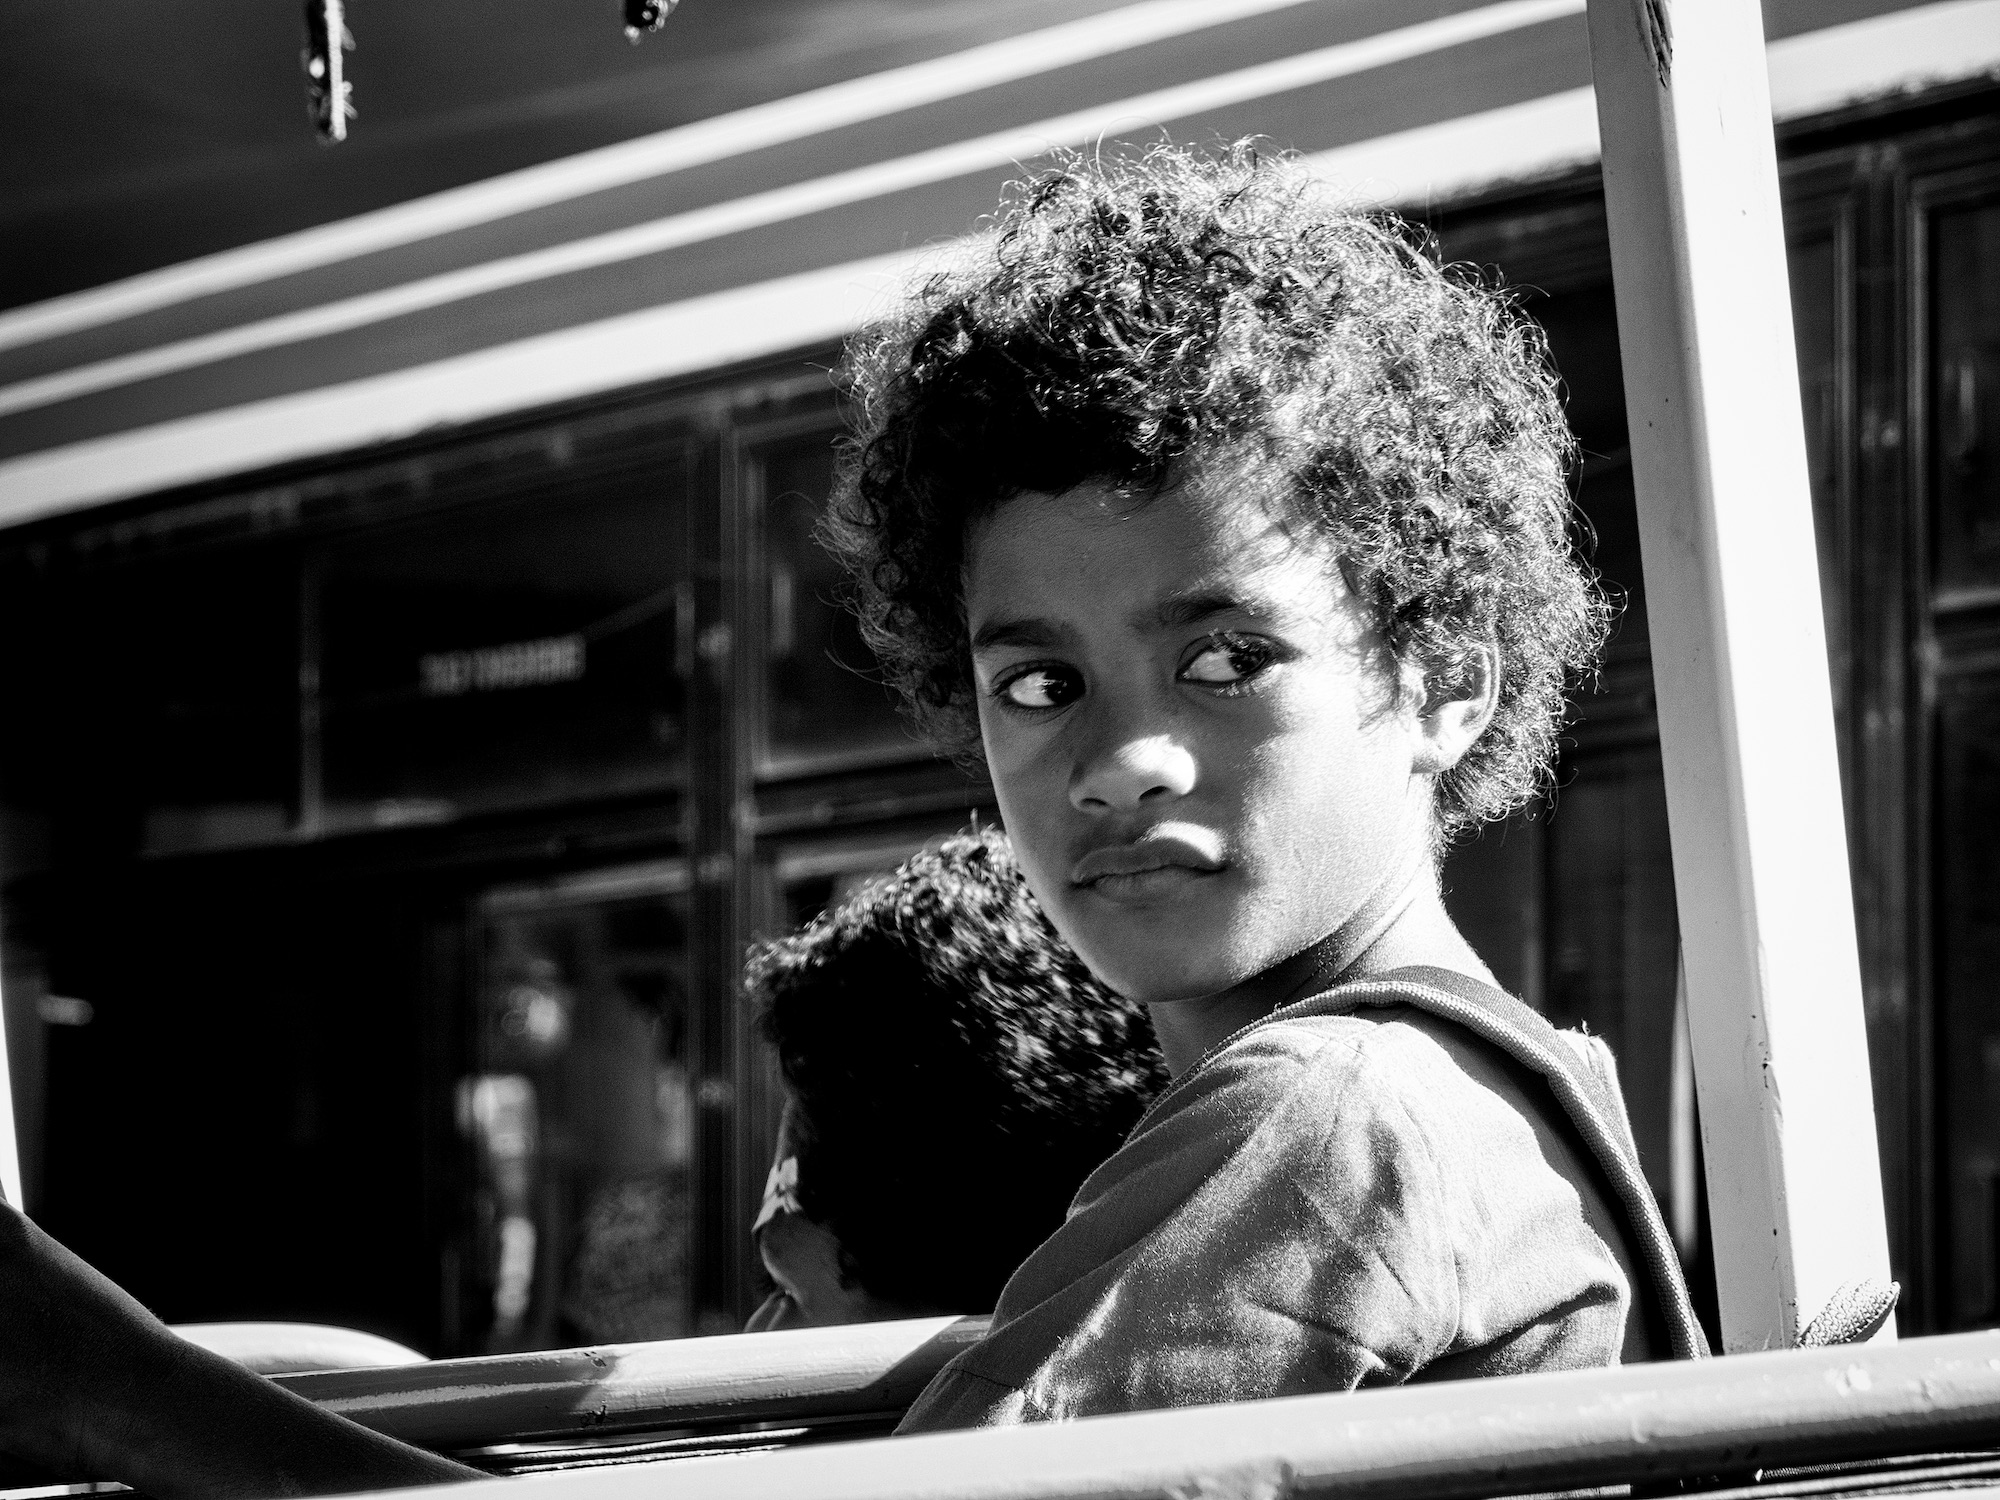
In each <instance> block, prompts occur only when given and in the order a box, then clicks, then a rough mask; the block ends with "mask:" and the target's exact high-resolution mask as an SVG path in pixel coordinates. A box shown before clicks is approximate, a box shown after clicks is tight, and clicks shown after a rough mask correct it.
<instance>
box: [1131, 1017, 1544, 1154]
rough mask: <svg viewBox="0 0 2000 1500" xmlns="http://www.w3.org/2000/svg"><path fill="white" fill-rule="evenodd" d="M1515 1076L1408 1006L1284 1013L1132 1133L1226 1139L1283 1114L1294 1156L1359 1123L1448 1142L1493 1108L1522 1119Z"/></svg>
mask: <svg viewBox="0 0 2000 1500" xmlns="http://www.w3.org/2000/svg"><path fill="white" fill-rule="evenodd" d="M1518 1072H1519V1070H1518V1069H1513V1068H1510V1066H1509V1065H1508V1064H1507V1063H1506V1062H1505V1061H1504V1060H1502V1059H1500V1058H1498V1057H1497V1056H1495V1055H1494V1053H1493V1051H1492V1049H1491V1048H1489V1047H1487V1046H1486V1045H1485V1044H1484V1043H1482V1042H1480V1041H1479V1039H1477V1038H1476V1037H1473V1036H1471V1035H1470V1034H1469V1033H1466V1032H1465V1031H1463V1030H1462V1029H1461V1028H1459V1027H1457V1026H1454V1025H1452V1024H1451V1023H1450V1022H1448V1021H1442V1020H1439V1019H1437V1018H1436V1017H1433V1016H1429V1015H1426V1014H1424V1013H1423V1012H1421V1011H1417V1010H1415V1009H1411V1008H1402V1007H1399V1008H1393V1009H1386V1010H1378V1011H1371V1012H1368V1013H1366V1014H1332V1015H1304V1016H1292V1017H1287V1018H1284V1019H1281V1020H1274V1021H1270V1022H1267V1023H1265V1024H1264V1025H1261V1026H1258V1027H1255V1028H1253V1029H1252V1030H1250V1031H1247V1032H1245V1033H1243V1034H1242V1035H1240V1036H1238V1037H1236V1038H1235V1039H1234V1040H1232V1041H1230V1042H1229V1043H1227V1044H1226V1045H1224V1046H1223V1047H1222V1048H1221V1049H1219V1050H1218V1051H1216V1052H1214V1053H1212V1054H1210V1055H1209V1056H1208V1057H1207V1058H1206V1059H1204V1060H1203V1062H1202V1063H1201V1065H1200V1066H1199V1067H1198V1068H1196V1069H1194V1070H1193V1071H1192V1072H1191V1073H1189V1074H1188V1075H1187V1076H1186V1077H1184V1078H1182V1079H1181V1080H1180V1081H1179V1082H1177V1083H1176V1084H1174V1085H1173V1087H1172V1088H1171V1089H1170V1090H1169V1091H1168V1093H1167V1094H1166V1095H1164V1096H1162V1098H1161V1100H1160V1102H1159V1105H1158V1106H1157V1107H1156V1108H1155V1110H1154V1111H1153V1112H1152V1113H1151V1114H1150V1115H1149V1116H1148V1117H1147V1118H1146V1120H1145V1121H1144V1122H1143V1123H1142V1125H1141V1128H1140V1131H1139V1134H1141V1135H1143V1134H1145V1133H1146V1132H1147V1131H1148V1130H1155V1129H1166V1130H1170V1131H1171V1130H1174V1129H1176V1128H1177V1127H1178V1128H1180V1129H1197V1128H1198V1129H1200V1130H1202V1131H1203V1132H1215V1131H1218V1130H1220V1131H1221V1132H1222V1133H1223V1134H1224V1135H1232V1134H1236V1133H1240V1132H1241V1131H1243V1130H1247V1129H1256V1128H1260V1127H1263V1126H1265V1125H1266V1124H1267V1123H1268V1122H1269V1121H1270V1120H1271V1119H1272V1118H1273V1117H1281V1118H1283V1119H1284V1120H1285V1121H1286V1122H1287V1123H1288V1125H1290V1126H1291V1127H1292V1128H1291V1129H1289V1130H1288V1131H1287V1137H1288V1139H1290V1140H1292V1141H1294V1142H1296V1143H1297V1144H1298V1145H1300V1146H1301V1147H1302V1148H1303V1147H1305V1146H1306V1145H1307V1144H1308V1143H1309V1142H1311V1141H1312V1140H1313V1139H1315V1138H1316V1137H1318V1136H1320V1135H1321V1134H1322V1131H1323V1130H1330V1129H1333V1128H1335V1127H1337V1126H1339V1125H1340V1124H1342V1123H1345V1124H1346V1125H1349V1126H1352V1125H1355V1124H1358V1123H1360V1122H1361V1121H1363V1120H1366V1119H1380V1120H1385V1121H1397V1120H1399V1121H1402V1122H1403V1123H1404V1124H1405V1125H1406V1126H1407V1127H1408V1128H1409V1129H1410V1130H1412V1131H1414V1132H1416V1133H1417V1134H1419V1135H1429V1134H1433V1133H1437V1134H1444V1135H1455V1134H1457V1133H1458V1132H1459V1130H1460V1129H1461V1128H1463V1126H1464V1124H1465V1122H1467V1121H1468V1120H1469V1119H1477V1118H1480V1117H1483V1116H1485V1115H1488V1114H1490V1113H1493V1112H1494V1111H1496V1110H1498V1111H1502V1112H1505V1113H1510V1114H1520V1113H1523V1112H1526V1111H1532V1110H1533V1108H1534V1106H1533V1105H1532V1104H1531V1103H1530V1101H1529V1100H1528V1098H1527V1097H1526V1094H1525V1092H1524V1088H1523V1083H1522V1080H1521V1079H1520V1078H1519V1077H1518V1076H1516V1074H1518ZM1135 1139H1136V1137H1135Z"/></svg>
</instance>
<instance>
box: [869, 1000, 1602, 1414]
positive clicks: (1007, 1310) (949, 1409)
mask: <svg viewBox="0 0 2000 1500" xmlns="http://www.w3.org/2000/svg"><path fill="white" fill-rule="evenodd" d="M1168 1102H1169V1104H1170V1107H1169V1108H1166V1109H1163V1110H1161V1111H1160V1112H1159V1113H1158V1114H1157V1115H1156V1117H1154V1118H1153V1119H1150V1120H1149V1121H1148V1122H1147V1123H1146V1124H1145V1125H1144V1126H1143V1127H1142V1128H1141V1130H1140V1131H1139V1132H1138V1133H1137V1134H1136V1135H1135V1136H1134V1138H1133V1140H1132V1141H1131V1142H1129V1143H1128V1144H1127V1146H1126V1147H1125V1148H1124V1149H1123V1150H1121V1151H1120V1152H1119V1153H1118V1155H1117V1156H1116V1157H1114V1158H1113V1159H1112V1161H1111V1162H1109V1163H1107V1164H1106V1166H1105V1168H1103V1169H1101V1170H1100V1171H1099V1172H1098V1173H1097V1174H1096V1175H1095V1176H1093V1177H1092V1179H1091V1180H1090V1181H1089V1182H1087V1183H1085V1185H1084V1188H1083V1190H1082V1192H1081V1193H1080V1195H1079V1197H1078V1200H1077V1204H1076V1207H1075V1208H1074V1209H1073V1211H1072V1213H1071V1216H1070V1219H1069V1221H1068V1223H1066V1224H1065V1225H1064V1227H1063V1228H1062V1229H1061V1230H1060V1231H1058V1233H1057V1234H1056V1236H1055V1237H1054V1238H1053V1239H1051V1240H1050V1241H1049V1242H1048V1244H1046V1245H1044V1246H1043V1247H1042V1248H1041V1249H1040V1250H1039V1251H1037V1252H1036V1254H1035V1255H1034V1256H1033V1257H1031V1258H1030V1260H1029V1262H1028V1263H1027V1264H1026V1265H1025V1266H1023V1267H1022V1268H1021V1271H1020V1272H1019V1273H1017V1275H1016V1276H1015V1278H1014V1280H1013V1281H1012V1282H1010V1284H1009V1286H1008V1288H1007V1291H1006V1294H1005V1295H1004V1296H1003V1297H1002V1299H1001V1305H1000V1308H999V1309H998V1311H997V1313H996V1318H995V1332H994V1334H993V1335H992V1336H991V1337H990V1338H989V1339H988V1340H986V1341H985V1342H984V1343H982V1344H981V1345H980V1346H979V1347H978V1348H976V1349H974V1350H972V1351H969V1352H968V1354H967V1355H966V1356H964V1357H963V1358H962V1359H961V1360H960V1361H958V1362H956V1363H955V1364H954V1366H953V1367H952V1368H951V1369H950V1370H948V1371H947V1372H946V1374H945V1375H944V1376H943V1377H941V1378H940V1380H939V1382H938V1383H937V1384H936V1385H934V1387H933V1388H932V1390H930V1391H929V1392H927V1393H926V1395H925V1397H924V1399H923V1401H922V1402H920V1403H919V1406H918V1407H917V1408H916V1409H915V1410H913V1412H912V1413H911V1417H910V1419H909V1420H908V1421H907V1422H906V1424H905V1430H919V1429H929V1428H944V1427H958V1426H968V1425H980V1424H983V1423H990V1422H1007V1421H1023V1420H1050V1419H1062V1418H1068V1417H1080V1416H1089V1415H1096V1414H1100V1413H1106V1412H1117V1411H1131V1410H1139V1409H1145V1408H1154V1407H1163V1406H1184V1405H1195V1404H1204V1403H1208V1402H1217V1401H1240V1400H1254V1399H1260V1398H1264V1397H1272V1396H1285V1395H1296V1394H1304V1393H1308V1392H1319V1391H1334V1390H1351V1389H1354V1388H1357V1387H1363V1386H1371V1385H1386V1384H1395V1383H1398V1382H1401V1381H1405V1380H1408V1379H1410V1378H1412V1377H1413V1376H1415V1375H1417V1374H1418V1373H1419V1372H1421V1371H1424V1370H1426V1369H1427V1368H1430V1367H1432V1366H1434V1365H1436V1364H1437V1363H1438V1362H1439V1361H1445V1362H1447V1363H1448V1364H1454V1365H1456V1364H1463V1363H1465V1359H1464V1356H1465V1355H1466V1353H1467V1351H1468V1350H1469V1349H1470V1348H1471V1347H1472V1345H1473V1344H1475V1343H1480V1344H1484V1343H1488V1342H1492V1341H1494V1340H1498V1341H1500V1342H1501V1343H1503V1344H1504V1343H1506V1342H1507V1341H1508V1340H1510V1339H1514V1338H1518V1337H1521V1336H1524V1335H1525V1336H1527V1337H1528V1338H1529V1339H1530V1342H1533V1340H1534V1338H1535V1337H1536V1336H1537V1335H1536V1334H1535V1332H1534V1330H1535V1329H1536V1328H1537V1327H1538V1326H1542V1325H1546V1327H1547V1329H1549V1330H1557V1332H1555V1333H1553V1334H1552V1335H1551V1336H1554V1337H1563V1336H1566V1335H1563V1334H1562V1333H1560V1330H1561V1329H1562V1328H1563V1327H1565V1326H1566V1324H1567V1315H1568V1313H1569V1312H1570V1311H1571V1310H1573V1308H1574V1306H1575V1302H1576V1298H1577V1297H1578V1296H1579V1295H1582V1296H1584V1297H1585V1298H1586V1300H1588V1299H1589V1298H1590V1297H1591V1296H1593V1295H1594V1296H1596V1298H1597V1300H1598V1301H1601V1302H1616V1301H1617V1299H1618V1296H1619V1293H1620V1290H1621V1288H1615V1287H1609V1286H1605V1287H1599V1288H1597V1290H1596V1291H1595V1292H1593V1291H1592V1290H1591V1287H1592V1285H1593V1284H1594V1283H1595V1282H1597V1281H1601V1280H1602V1276H1601V1274H1598V1273H1601V1272H1602V1270H1603V1268H1604V1266H1603V1262H1604V1259H1605V1257H1604V1256H1603V1255H1602V1254H1601V1253H1600V1254H1599V1255H1598V1256H1597V1258H1596V1261H1595V1262H1594V1263H1593V1264H1592V1265H1590V1266H1583V1265H1580V1264H1575V1263H1573V1262H1574V1261H1575V1256H1573V1255H1565V1254H1564V1253H1562V1251H1557V1252H1556V1253H1554V1254H1551V1248H1552V1243H1553V1242H1552V1241H1551V1235H1550V1231H1551V1228H1552V1227H1553V1228H1555V1229H1556V1231H1557V1232H1556V1234H1555V1239H1556V1240H1563V1241H1564V1242H1565V1248H1568V1244H1567V1242H1568V1240H1569V1239H1575V1240H1576V1241H1577V1244H1576V1246H1575V1248H1577V1249H1579V1250H1581V1251H1582V1252H1583V1254H1584V1257H1585V1259H1590V1249H1589V1243H1586V1242H1592V1243H1594V1240H1593V1237H1592V1236H1590V1235H1589V1234H1588V1233H1587V1232H1586V1233H1585V1234H1584V1235H1583V1236H1581V1237H1577V1236H1573V1235H1572V1236H1567V1237H1566V1236H1565V1234H1564V1233H1563V1232H1562V1223H1559V1222H1558V1221H1563V1222H1569V1221H1577V1220H1578V1215H1577V1213H1576V1211H1575V1193H1574V1190H1573V1189H1572V1188H1571V1187H1570V1186H1569V1184H1568V1183H1567V1182H1565V1181H1564V1180H1563V1179H1562V1177H1561V1175H1560V1174H1559V1173H1557V1172H1555V1171H1553V1170H1552V1169H1551V1168H1550V1166H1549V1164H1548V1163H1547V1162H1546V1161H1545V1160H1544V1158H1543V1152H1542V1149H1541V1142H1540V1141H1538V1138H1537V1133H1536V1131H1535V1129H1534V1127H1533V1125H1532V1123H1531V1122H1530V1121H1528V1120H1525V1119H1523V1118H1522V1117H1521V1114H1520V1112H1519V1111H1518V1109H1516V1108H1515V1107H1514V1105H1513V1104H1512V1103H1511V1102H1510V1101H1507V1100H1505V1099H1496V1098H1495V1097H1493V1090H1492V1089H1491V1088H1489V1087H1487V1086H1485V1085H1484V1084H1483V1083H1482V1082H1481V1081H1479V1080H1476V1079H1472V1078H1469V1077H1468V1076H1467V1075H1466V1074H1465V1072H1464V1071H1463V1070H1462V1069H1461V1068H1459V1067H1458V1066H1456V1064H1455V1063H1454V1061H1453V1060H1452V1059H1451V1058H1450V1057H1448V1056H1446V1054H1445V1053H1444V1051H1443V1050H1442V1049H1441V1048H1440V1047H1439V1046H1438V1045H1437V1044H1436V1043H1435V1041H1433V1040H1432V1039H1430V1038H1429V1037H1428V1036H1426V1035H1424V1034H1422V1033H1420V1032H1419V1031H1418V1030H1417V1029H1416V1028H1411V1027H1383V1026H1379V1025H1376V1024H1374V1023H1372V1022H1362V1021H1352V1020H1346V1019H1332V1020H1325V1021H1321V1022H1319V1023H1317V1024H1314V1023H1307V1024H1301V1025H1296V1026H1294V1025H1289V1024H1286V1025H1276V1026H1271V1027H1266V1028H1263V1029H1262V1030H1260V1031H1258V1032H1256V1033H1253V1034H1252V1035H1251V1036H1250V1037H1247V1038H1245V1039H1244V1040H1243V1041H1242V1042H1241V1043H1239V1044H1237V1045H1235V1046H1232V1047H1231V1048H1230V1049H1229V1050H1228V1051H1227V1052H1225V1053H1224V1054H1222V1055H1221V1056H1219V1057H1216V1058H1214V1059H1211V1060H1210V1062H1208V1063H1207V1064H1205V1065H1204V1066H1203V1067H1202V1068H1201V1069H1200V1070H1198V1072H1197V1073H1196V1074H1195V1075H1193V1076H1192V1077H1190V1078H1188V1079H1186V1080H1183V1084H1182V1086H1181V1087H1180V1088H1178V1089H1177V1090H1176V1092H1175V1094H1174V1095H1173V1096H1172V1097H1171V1099H1170V1100H1169V1101H1168ZM1481 1174H1485V1175H1487V1176H1489V1177H1491V1178H1493V1179H1494V1180H1492V1181H1490V1182H1488V1183H1485V1184H1480V1183H1477V1182H1475V1181H1474V1180H1473V1179H1474V1178H1476V1177H1477V1176H1479V1175H1481ZM1565 1195H1567V1197H1568V1200H1569V1202H1568V1203H1567V1204H1565V1203H1563V1202H1562V1201H1561V1200H1562V1199H1563V1198H1564V1196H1565ZM1598 1249H1599V1251H1600V1252H1601V1249H1602V1247H1601V1246H1599V1247H1598ZM1610 1269H1611V1272H1612V1274H1613V1275H1614V1276H1615V1275H1616V1267H1615V1265H1613V1266H1612V1267H1611V1268H1610ZM1611 1311H1612V1313H1613V1314H1614V1316H1616V1317H1619V1318H1622V1312H1620V1311H1619V1310H1618V1309H1617V1308H1612V1309H1611ZM1613 1347H1614V1348H1615V1344H1614V1346H1613ZM1565 1362H1566V1361H1565ZM1503 1367H1504V1366H1503ZM1465 1373H1480V1371H1477V1370H1474V1369H1468V1370H1466V1372H1465Z"/></svg>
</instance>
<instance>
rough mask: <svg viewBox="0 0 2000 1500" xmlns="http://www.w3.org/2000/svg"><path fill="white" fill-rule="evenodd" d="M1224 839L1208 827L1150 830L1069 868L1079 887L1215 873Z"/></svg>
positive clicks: (1093, 852)
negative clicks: (1143, 878)
mask: <svg viewBox="0 0 2000 1500" xmlns="http://www.w3.org/2000/svg"><path fill="white" fill-rule="evenodd" d="M1221 842H1222V841H1221V840H1220V839H1219V838H1218V837H1217V836H1216V835H1215V834H1214V833H1213V832H1212V831H1211V830H1209V829H1205V828H1185V829H1183V828H1168V827H1164V826H1162V827H1155V828H1151V829H1148V830H1147V831H1146V832H1145V833H1142V834H1141V835H1139V837H1138V838H1136V839H1133V840H1131V841H1130V842H1128V843H1122V844H1106V845H1104V846H1102V847H1100V848H1096V849H1093V850H1091V851H1090V852H1089V853H1088V854H1086V855H1084V856H1083V858H1081V859H1079V860H1078V861H1077V862H1076V865H1075V867H1074V868H1073V869H1071V871H1070V877H1069V878H1070V884H1072V885H1076V886H1095V887H1099V888H1103V887H1105V886H1107V885H1108V886H1126V885H1131V884H1140V883H1148V884H1150V883H1151V882H1143V881H1142V879H1141V877H1145V876H1162V877H1165V878H1168V879H1171V878H1172V877H1173V876H1174V875H1177V874H1178V875H1213V874H1216V873H1217V872H1218V871H1220V870H1221V869H1222V868H1223V865H1224V860H1223V857H1222V848H1221Z"/></svg>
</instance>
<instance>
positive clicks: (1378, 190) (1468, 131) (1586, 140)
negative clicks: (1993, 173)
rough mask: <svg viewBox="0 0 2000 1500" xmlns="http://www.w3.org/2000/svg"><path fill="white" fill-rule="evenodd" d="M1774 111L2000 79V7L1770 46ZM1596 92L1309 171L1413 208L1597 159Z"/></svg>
mask: <svg viewBox="0 0 2000 1500" xmlns="http://www.w3.org/2000/svg"><path fill="white" fill-rule="evenodd" d="M1768 55H1769V59H1770V74H1771V102H1772V112H1773V114H1774V115H1775V117H1776V118H1777V119H1779V120H1798V119H1804V118H1806V117H1808V116H1811V115H1816V114H1822V113H1825V112H1826V111H1828V110H1833V109H1838V108H1840V107H1841V106H1843V105H1847V104H1853V103H1856V102H1858V101H1861V100H1865V99H1879V98H1884V97H1887V96H1890V95H1894V94H1900V93H1910V92H1914V91H1916V90H1919V89H1922V88H1926V87H1929V86H1931V85H1934V84H1938V83H1945V82H1952V81H1956V80H1959V79H1965V78H1977V77H1980V76H1982V75H1985V74H1993V73H2000V0H1945V3H1941V4H1934V5H1923V6H1916V7H1913V8H1911V9H1909V10H1905V11H1898V12H1895V13H1893V14H1891V15H1886V16H1874V17H1870V18H1868V19H1866V20H1860V21H1850V22H1847V23H1845V24H1843V25H1840V26H1830V27H1827V28H1826V29H1825V30H1823V31H1812V32H1807V33H1805V34H1803V35H1801V36H1791V37H1785V38H1784V39H1783V40H1781V41H1776V42H1773V43H1772V44H1771V46H1770V48H1769V54H1768ZM1597 157H1598V140H1597V100H1596V96H1595V95H1594V94H1593V93H1592V92H1591V90H1589V89H1588V88H1581V89H1570V90H1567V91H1566V92H1564V93H1560V94H1550V95H1547V96H1546V97H1544V98H1541V99H1534V100H1530V101H1528V102H1527V103H1525V104H1515V105H1509V106H1508V107H1506V108H1504V109H1495V110H1487V111H1485V112H1483V113H1480V114H1476V115H1463V116H1461V117H1460V118H1458V119H1455V120H1444V121H1440V122H1439V123H1438V124H1435V125H1426V126H1422V127H1420V128H1419V129H1416V130H1405V131H1399V132H1397V133H1396V134H1394V135H1383V136H1377V137H1375V138H1374V139H1373V140H1368V141H1361V142H1358V143H1356V144H1355V145H1352V146H1343V147H1340V148H1339V149H1338V150H1334V151H1326V152H1322V153H1320V154H1318V155H1316V156H1314V157H1313V158H1311V160H1312V164H1313V166H1314V167H1315V168H1316V169H1317V170H1318V171H1320V172H1321V173H1323V174H1324V175H1325V176H1327V177H1328V178H1330V179H1332V180H1333V181H1335V182H1337V183H1340V184H1341V185H1342V186H1344V187H1346V188H1347V189H1348V190H1349V191H1351V192H1352V193H1353V194H1354V195H1355V197H1356V198H1357V199H1359V200H1361V201H1363V202H1368V203H1375V204H1380V205H1383V206H1385V207H1398V208H1411V207H1419V206H1422V205H1425V204H1430V203H1440V202H1446V201H1449V200H1450V199H1452V198H1456V197H1459V196H1462V195H1463V194H1465V193H1467V192H1469V191H1472V190H1474V189H1490V188H1493V187H1496V186H1499V185H1502V184H1505V183H1509V182H1527V181H1534V180H1536V179H1538V178H1544V177H1551V176H1555V175H1557V174H1558V173H1562V172H1568V171H1572V170H1574V169H1575V168H1577V167H1580V166H1587V165H1589V164H1591V163H1593V162H1595V161H1596V160H1597Z"/></svg>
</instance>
